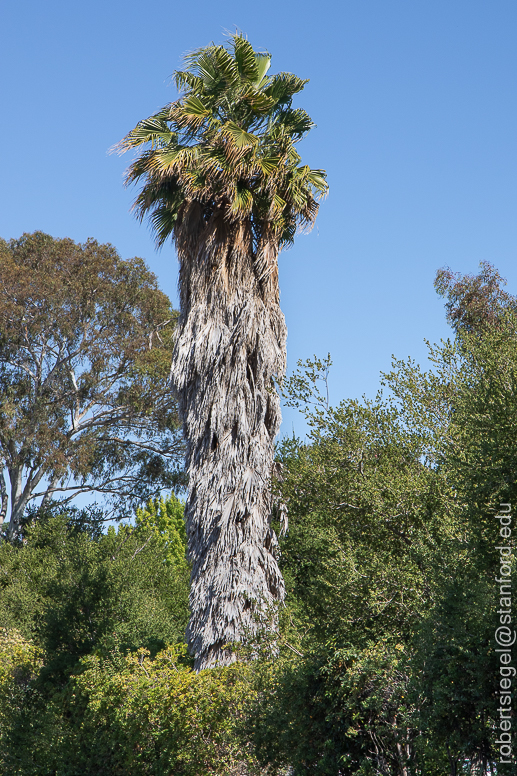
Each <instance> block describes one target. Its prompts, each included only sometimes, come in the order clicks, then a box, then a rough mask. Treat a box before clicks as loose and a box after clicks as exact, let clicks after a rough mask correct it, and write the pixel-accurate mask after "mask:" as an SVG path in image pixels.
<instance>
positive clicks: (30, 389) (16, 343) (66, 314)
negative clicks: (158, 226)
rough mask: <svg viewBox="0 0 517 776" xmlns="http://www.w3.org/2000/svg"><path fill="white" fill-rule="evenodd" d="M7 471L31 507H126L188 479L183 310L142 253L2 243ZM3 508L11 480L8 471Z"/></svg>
mask: <svg viewBox="0 0 517 776" xmlns="http://www.w3.org/2000/svg"><path fill="white" fill-rule="evenodd" d="M0 307H1V309H2V316H1V318H0V384H1V386H2V387H1V392H0V470H2V471H3V470H4V467H5V471H6V472H7V475H8V478H9V481H10V492H11V505H10V506H11V520H10V523H9V531H8V533H9V537H10V538H11V539H14V538H15V537H16V535H17V533H18V531H19V527H20V524H21V521H22V518H23V515H24V513H25V510H26V507H27V505H29V504H30V503H31V502H35V501H37V500H38V499H41V500H42V501H41V504H42V508H43V509H44V508H46V507H47V505H48V503H49V502H50V501H51V500H52V499H55V498H61V500H62V503H68V502H69V501H70V500H71V499H72V498H74V497H75V496H76V495H78V494H79V493H85V492H93V491H95V492H98V493H102V494H104V495H105V496H109V497H112V498H113V499H114V500H115V501H116V502H118V503H119V504H120V503H124V505H125V506H124V508H125V509H126V510H127V509H128V508H129V507H130V505H131V504H132V503H135V502H136V503H139V502H141V501H142V500H144V499H146V498H148V497H149V495H150V494H152V493H155V492H157V491H159V490H161V489H162V488H164V487H169V488H170V487H172V486H173V485H175V484H177V483H178V481H179V479H180V469H179V465H180V463H179V462H180V458H181V454H182V445H181V442H180V439H179V438H178V420H177V409H176V405H175V402H174V400H173V399H172V397H171V393H170V390H169V387H168V372H169V366H170V351H171V338H172V336H173V330H174V321H175V318H176V314H175V312H174V311H173V310H172V308H171V306H170V301H169V300H168V298H167V297H166V296H165V294H163V293H162V292H161V291H159V289H158V286H157V283H156V278H155V277H154V275H153V274H152V273H151V272H149V270H148V269H147V268H146V266H145V264H144V262H143V261H142V259H138V258H134V259H131V260H128V261H122V260H121V259H120V257H119V256H118V254H117V252H116V251H115V249H114V248H113V247H112V246H111V245H100V244H99V243H97V242H96V241H95V240H92V239H90V240H88V241H87V242H86V243H84V244H82V245H79V244H76V243H74V242H73V241H72V240H69V239H64V240H58V239H53V238H52V237H50V236H49V235H46V234H43V233H42V232H35V233H34V234H24V235H23V236H22V237H21V238H20V239H19V240H10V242H9V243H7V242H5V241H0ZM0 492H1V496H2V509H1V516H0V521H3V518H4V517H5V515H6V513H7V502H8V488H7V486H6V482H5V479H4V474H3V473H1V474H0Z"/></svg>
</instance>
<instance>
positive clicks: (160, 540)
mask: <svg viewBox="0 0 517 776" xmlns="http://www.w3.org/2000/svg"><path fill="white" fill-rule="evenodd" d="M169 537H170V532H166V533H165V534H161V533H159V532H157V530H156V528H155V526H153V525H152V524H151V525H148V524H147V522H146V520H145V519H142V520H141V521H140V523H139V525H138V526H136V527H131V526H129V525H121V526H119V528H118V531H116V530H115V529H114V528H113V527H110V528H109V529H108V532H107V533H105V534H102V535H101V536H100V537H93V538H92V536H91V535H89V534H88V532H87V531H81V530H77V529H76V528H75V527H74V526H73V525H70V521H69V520H68V519H67V516H61V517H55V518H49V519H39V520H37V521H35V522H34V523H33V524H32V525H30V526H28V527H27V529H26V533H25V538H24V543H23V544H22V545H13V544H10V543H7V542H4V543H3V544H2V545H0V568H1V573H0V627H5V628H11V629H12V628H17V629H18V630H19V631H20V633H21V635H22V636H23V637H24V638H26V639H31V640H32V641H34V643H35V644H36V645H38V646H39V647H41V648H42V649H44V650H45V652H46V655H47V658H46V670H47V672H48V674H49V676H54V677H56V678H55V682H57V683H58V684H59V682H61V681H64V678H65V677H66V673H67V671H69V670H72V669H73V668H74V666H75V665H76V664H77V661H78V660H79V659H80V658H81V657H83V656H84V655H88V654H90V653H92V652H94V651H101V652H106V651H107V650H109V649H112V648H114V647H118V648H120V649H122V650H124V649H133V650H134V649H137V648H139V647H148V648H149V649H151V650H152V651H153V653H154V652H156V650H157V649H159V648H162V647H163V646H165V644H171V643H174V642H181V641H182V640H183V634H184V630H185V627H186V624H187V616H188V606H187V600H188V578H189V568H188V564H187V562H186V560H185V545H183V552H182V553H178V555H177V556H176V557H174V556H171V552H170V545H169ZM174 538H176V537H174ZM53 681H54V680H53Z"/></svg>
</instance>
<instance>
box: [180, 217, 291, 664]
mask: <svg viewBox="0 0 517 776" xmlns="http://www.w3.org/2000/svg"><path fill="white" fill-rule="evenodd" d="M221 228H223V227H221ZM207 232H208V230H206V231H205V235H206V234H207ZM178 242H180V241H178ZM231 242H232V245H231V247H230V248H228V241H227V240H226V241H224V240H222V239H220V235H218V234H217V229H215V228H214V229H212V231H211V233H210V240H208V239H206V238H205V240H204V241H203V240H199V241H198V244H197V246H196V250H195V252H194V251H193V249H192V243H191V246H190V251H188V252H187V251H185V253H184V254H183V255H182V252H181V251H178V252H179V254H180V296H181V317H180V321H179V327H178V337H177V340H176V345H175V350H174V355H173V364H172V370H171V379H172V384H173V386H174V388H175V391H176V393H177V396H178V400H179V407H180V412H181V416H182V420H183V429H184V434H185V439H186V442H187V453H186V466H187V471H188V475H189V495H188V499H187V504H186V510H185V514H186V521H187V535H188V548H189V556H190V560H191V562H192V577H191V593H190V607H191V618H190V623H189V626H188V630H187V639H188V643H189V647H190V650H191V652H193V653H194V654H195V656H196V663H195V666H196V670H201V669H203V668H207V667H209V666H213V665H224V664H228V663H230V662H232V660H233V659H234V658H233V656H232V651H231V649H229V648H228V646H227V645H228V644H231V643H232V642H235V641H241V640H242V639H243V638H244V637H245V636H246V635H253V634H254V633H256V632H257V629H258V628H259V625H260V620H261V618H262V619H263V618H264V616H265V615H266V613H267V612H268V609H269V608H271V606H272V605H273V606H274V604H275V603H276V602H281V601H282V600H283V598H284V584H283V580H282V576H281V574H280V570H279V567H278V563H277V559H276V547H277V540H276V536H275V533H274V531H273V530H272V529H271V527H270V516H271V495H270V479H271V469H272V464H273V455H274V438H275V436H276V435H277V433H278V431H279V428H280V421H281V414H280V400H279V397H278V394H277V392H276V390H275V387H274V383H273V379H274V378H275V377H276V378H278V379H280V378H281V377H282V376H283V374H284V371H285V345H286V336H287V330H286V326H285V321H284V316H283V314H282V312H281V310H280V306H279V297H278V281H277V273H276V254H275V255H274V256H273V255H272V256H270V257H269V258H268V259H267V262H266V263H269V265H270V269H269V272H266V273H265V276H264V277H265V279H264V280H262V281H261V280H260V279H259V278H258V277H257V274H258V273H257V261H256V259H255V257H254V255H253V252H252V250H251V247H250V245H251V240H248V241H246V240H245V239H244V238H243V236H242V234H241V235H240V238H239V237H238V238H235V237H234V239H233V240H232V241H231ZM214 246H216V247H214ZM217 246H221V247H217ZM193 254H194V255H193ZM266 258H267V257H266ZM264 261H265V259H264V251H262V263H264ZM272 262H274V268H273V269H272ZM274 619H275V618H274V617H273V621H274Z"/></svg>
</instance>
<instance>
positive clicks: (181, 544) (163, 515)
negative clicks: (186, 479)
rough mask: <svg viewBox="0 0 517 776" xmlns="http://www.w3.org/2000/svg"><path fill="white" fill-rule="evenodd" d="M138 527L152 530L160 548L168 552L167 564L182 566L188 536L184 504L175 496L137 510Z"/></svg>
mask: <svg viewBox="0 0 517 776" xmlns="http://www.w3.org/2000/svg"><path fill="white" fill-rule="evenodd" d="M136 524H137V526H141V525H145V526H146V528H148V529H151V531H152V532H153V534H154V535H155V536H156V538H157V540H158V544H159V546H160V547H163V548H164V549H165V551H166V557H167V563H169V564H172V565H176V566H177V565H181V564H182V563H184V561H185V549H186V546H187V534H186V532H185V518H184V504H182V503H181V501H179V500H178V499H177V498H176V497H175V496H174V494H172V495H170V496H169V497H168V498H166V499H165V498H163V496H162V497H161V498H160V499H158V498H156V499H152V500H151V501H149V502H148V504H147V506H146V507H144V508H143V509H137V510H136Z"/></svg>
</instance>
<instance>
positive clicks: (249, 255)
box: [119, 35, 327, 668]
mask: <svg viewBox="0 0 517 776" xmlns="http://www.w3.org/2000/svg"><path fill="white" fill-rule="evenodd" d="M186 64H187V69H186V70H185V71H182V72H178V73H176V84H177V86H178V88H179V90H180V91H181V92H182V96H181V97H180V98H179V99H178V100H176V101H175V102H173V103H171V104H169V105H167V106H166V107H165V108H164V109H163V110H161V111H159V112H158V113H156V114H155V115H153V116H151V117H150V118H148V119H145V120H143V121H141V122H140V123H139V124H138V125H137V126H136V127H135V129H133V130H132V131H131V132H130V133H129V134H128V135H127V136H126V137H125V138H124V140H123V141H121V143H120V144H119V148H120V149H121V150H122V151H127V150H129V149H135V148H143V150H142V152H141V154H140V155H139V156H138V158H137V159H136V160H135V161H133V163H132V164H131V166H130V168H129V172H128V176H127V181H128V183H138V184H141V185H142V189H141V192H140V194H139V195H138V197H137V199H136V202H135V209H136V212H137V215H138V216H139V217H140V218H143V217H144V216H149V218H150V222H151V226H152V227H153V229H154V231H155V233H156V238H157V243H158V244H159V245H161V244H163V243H164V242H165V241H166V240H167V239H168V238H169V237H171V238H172V240H173V242H174V244H175V246H176V249H177V252H178V257H179V261H180V280H179V285H180V302H181V316H180V320H179V324H178V337H177V339H176V344H175V350H174V355H173V365H172V372H171V374H172V381H173V384H174V387H175V390H176V394H177V396H178V399H179V407H180V412H181V417H182V419H183V429H184V435H185V439H186V443H187V455H186V468H187V471H188V475H189V495H188V499H187V503H186V510H185V513H186V519H187V533H188V540H189V557H190V559H191V562H192V566H193V572H192V588H191V610H192V617H191V620H190V624H189V628H188V641H189V645H190V648H191V650H192V652H193V653H194V654H195V655H196V661H197V662H196V665H197V667H198V668H204V667H206V666H209V665H213V664H216V663H225V662H228V661H230V660H231V659H232V653H231V651H230V650H229V649H228V648H227V645H228V644H229V643H232V642H235V641H238V640H240V639H241V638H242V635H243V633H244V632H245V631H246V632H252V631H253V630H254V629H255V628H256V622H257V614H258V613H259V612H260V611H261V610H263V609H264V607H265V608H267V607H269V606H271V605H272V604H273V603H275V602H278V601H281V600H282V599H283V596H284V585H283V581H282V577H281V574H280V571H279V568H278V563H277V559H276V545H277V540H276V536H275V534H274V532H273V531H272V529H271V527H270V514H271V494H270V487H269V482H270V476H271V469H272V464H273V452H274V451H273V443H274V438H275V436H276V434H277V433H278V430H279V427H280V419H281V417H280V402H279V398H278V395H277V393H276V390H275V388H274V382H273V381H274V379H281V378H282V376H283V374H284V370H285V343H286V327H285V321H284V317H283V314H282V312H281V309H280V306H279V289H278V268H277V258H278V254H279V251H280V250H281V248H282V247H284V246H287V245H290V244H291V243H292V242H293V240H294V236H295V232H296V230H297V228H298V227H302V228H303V227H310V226H311V225H312V223H313V222H314V219H315V217H316V214H317V211H318V205H317V202H316V198H317V196H319V195H321V194H324V193H325V192H326V191H327V183H326V178H325V173H324V172H323V171H321V170H312V169H310V168H309V167H308V166H307V165H303V164H301V158H300V156H299V154H298V152H297V151H296V144H297V143H298V141H299V140H301V139H302V137H303V136H304V135H305V134H306V133H307V132H308V131H309V130H310V129H311V127H312V126H313V123H312V121H311V119H310V118H309V116H308V115H307V113H306V112H305V111H304V110H302V109H300V108H296V109H295V108H293V107H292V99H293V96H294V95H295V94H297V93H298V92H300V91H301V90H302V89H303V87H304V86H305V84H306V81H303V80H301V79H300V78H297V77H296V76H295V75H292V74H290V73H280V74H277V75H273V76H270V75H268V71H269V68H270V64H271V57H270V55H269V54H267V53H258V52H256V51H254V50H253V48H252V46H251V45H250V44H249V42H248V41H247V40H246V39H245V38H244V37H242V36H239V35H235V36H232V37H231V38H230V40H229V43H228V45H227V46H226V47H225V46H216V45H214V44H212V45H210V46H207V47H205V48H202V49H199V50H198V51H196V52H194V53H193V54H191V55H189V56H188V57H187V58H186Z"/></svg>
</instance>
